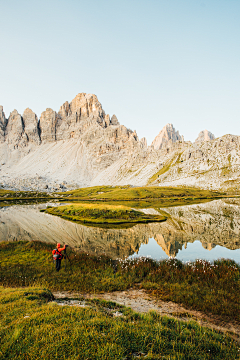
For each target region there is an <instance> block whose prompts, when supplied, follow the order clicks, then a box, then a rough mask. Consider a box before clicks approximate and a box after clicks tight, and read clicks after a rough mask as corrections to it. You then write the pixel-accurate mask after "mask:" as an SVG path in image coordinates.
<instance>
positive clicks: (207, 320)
mask: <svg viewBox="0 0 240 360" xmlns="http://www.w3.org/2000/svg"><path fill="white" fill-rule="evenodd" d="M53 295H54V297H55V299H56V301H57V303H58V304H59V305H72V306H85V305H84V304H83V303H82V302H79V301H76V300H77V299H79V298H84V299H86V300H87V299H94V298H98V299H104V300H108V301H114V302H116V303H118V304H121V305H124V306H127V307H130V308H132V309H133V310H134V311H136V312H139V313H146V312H148V311H150V310H155V311H157V312H158V313H160V314H162V315H167V316H171V317H174V318H176V319H178V320H182V321H190V320H195V321H197V322H198V323H199V324H200V325H201V326H206V327H208V328H211V329H214V330H218V331H221V332H223V333H228V334H229V335H230V336H232V337H233V338H234V339H235V340H237V341H238V342H239V343H240V325H239V324H237V323H234V322H224V321H223V320H222V319H221V318H220V317H218V316H215V315H211V316H210V315H206V314H204V313H202V312H200V311H195V310H190V309H187V308H184V307H183V306H181V305H179V304H176V303H173V302H171V301H162V300H158V299H156V298H154V297H152V296H150V295H149V294H147V292H146V291H145V290H135V289H129V290H126V291H115V292H111V293H102V294H84V293H70V292H67V291H66V292H54V293H53ZM67 298H69V299H75V301H68V300H67Z"/></svg>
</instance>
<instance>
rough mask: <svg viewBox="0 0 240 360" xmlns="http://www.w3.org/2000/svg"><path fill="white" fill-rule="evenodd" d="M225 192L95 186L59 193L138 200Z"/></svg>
mask: <svg viewBox="0 0 240 360" xmlns="http://www.w3.org/2000/svg"><path fill="white" fill-rule="evenodd" d="M224 194H225V193H220V192H217V191H209V190H201V189H197V188H188V187H186V188H185V187H160V186H142V187H131V186H129V185H127V186H94V187H89V188H81V189H77V190H72V191H67V192H63V193H59V195H61V196H63V197H67V198H68V199H69V200H70V199H72V200H74V199H81V200H102V201H136V200H137V201H138V200H154V199H158V200H159V199H161V200H164V199H173V200H174V199H176V200H177V199H183V200H184V199H211V198H217V197H221V196H223V195H224Z"/></svg>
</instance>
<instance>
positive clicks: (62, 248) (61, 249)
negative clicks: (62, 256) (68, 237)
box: [58, 245, 66, 252]
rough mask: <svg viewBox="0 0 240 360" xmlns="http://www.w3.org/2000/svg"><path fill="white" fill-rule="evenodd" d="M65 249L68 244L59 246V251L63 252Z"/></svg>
mask: <svg viewBox="0 0 240 360" xmlns="http://www.w3.org/2000/svg"><path fill="white" fill-rule="evenodd" d="M65 249H66V245H64V247H63V248H61V249H60V248H59V249H58V251H60V252H62V251H63V250H65Z"/></svg>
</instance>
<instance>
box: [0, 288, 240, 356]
mask: <svg viewBox="0 0 240 360" xmlns="http://www.w3.org/2000/svg"><path fill="white" fill-rule="evenodd" d="M52 300H53V296H52V294H51V292H50V291H48V290H46V289H41V288H25V289H19V288H15V289H13V288H1V289H0V358H1V359H28V360H37V359H45V360H52V359H79V360H80V359H85V360H87V359H91V360H104V359H108V360H111V359H112V360H123V359H129V360H130V359H136V358H144V359H151V360H154V359H163V358H164V359H172V360H177V359H194V360H200V359H201V360H207V359H215V360H225V359H226V360H229V359H232V360H234V359H237V358H238V346H237V344H236V343H235V342H234V341H233V340H232V339H231V338H230V337H228V336H224V335H222V334H220V333H217V332H215V331H212V330H210V329H207V328H204V327H201V326H200V325H199V324H198V323H196V322H194V321H190V322H188V323H186V322H181V321H177V320H174V319H170V318H168V317H166V316H164V317H162V316H160V315H158V314H157V313H155V312H150V313H148V314H147V315H140V314H138V313H135V312H133V311H131V310H130V309H128V308H125V307H124V306H121V305H117V304H115V303H113V302H106V301H99V300H92V301H88V302H87V303H86V304H85V307H84V308H81V307H72V306H61V307H60V306H59V305H57V303H56V302H53V301H52ZM117 312H118V314H121V315H120V316H114V314H116V313H117Z"/></svg>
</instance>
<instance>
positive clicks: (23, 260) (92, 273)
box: [0, 239, 240, 324]
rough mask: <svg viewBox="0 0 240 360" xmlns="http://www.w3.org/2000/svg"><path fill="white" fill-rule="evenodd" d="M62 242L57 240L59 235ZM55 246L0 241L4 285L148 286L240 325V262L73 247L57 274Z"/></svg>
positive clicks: (89, 288)
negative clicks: (120, 257)
mask: <svg viewBox="0 0 240 360" xmlns="http://www.w3.org/2000/svg"><path fill="white" fill-rule="evenodd" d="M56 241H57V239H56ZM53 248H54V246H53V245H51V244H46V243H40V242H5V243H1V244H0V285H2V286H11V287H19V286H36V285H38V286H44V287H47V288H48V289H50V290H69V291H83V292H93V293H94V292H100V291H114V290H125V289H128V288H131V287H137V288H143V289H147V290H148V291H149V292H151V293H152V294H154V295H155V296H156V297H158V298H160V299H162V300H166V301H170V300H171V301H175V302H177V303H182V304H184V305H185V306H187V307H190V308H192V309H196V310H201V311H203V312H205V313H212V314H216V315H218V316H219V317H222V319H225V320H229V319H231V320H234V321H236V322H238V323H239V324H240V297H239V293H240V266H239V265H237V264H236V263H234V262H233V261H230V260H229V261H228V260H219V261H215V262H214V263H213V264H210V263H209V262H207V261H197V262H195V263H190V264H186V263H182V262H181V261H177V260H175V259H172V260H171V259H169V260H162V261H160V262H155V261H153V260H150V259H142V260H141V259H140V260H139V259H136V260H133V261H127V260H126V261H120V262H119V263H118V266H117V272H116V274H115V273H114V266H113V265H114V264H115V263H114V262H113V261H112V260H111V259H109V258H108V257H106V256H104V255H102V256H94V255H90V254H86V253H79V252H76V251H73V250H71V249H68V254H69V259H70V261H71V264H70V262H68V261H67V263H66V269H65V264H64V262H65V261H66V260H63V261H62V269H61V271H60V272H58V273H57V272H56V270H55V268H54V264H53V261H52V249H53Z"/></svg>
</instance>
